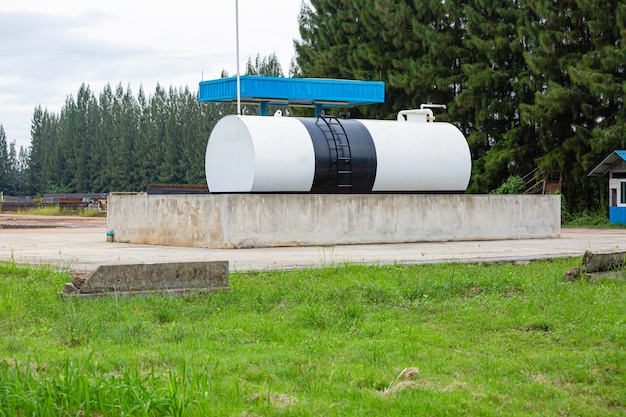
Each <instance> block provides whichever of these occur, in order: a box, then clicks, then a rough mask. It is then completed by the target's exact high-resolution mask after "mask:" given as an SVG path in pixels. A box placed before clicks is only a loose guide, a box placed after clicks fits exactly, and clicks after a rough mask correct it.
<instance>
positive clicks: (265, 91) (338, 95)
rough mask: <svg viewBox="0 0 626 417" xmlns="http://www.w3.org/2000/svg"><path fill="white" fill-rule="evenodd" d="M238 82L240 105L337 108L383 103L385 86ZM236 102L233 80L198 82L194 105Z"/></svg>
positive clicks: (264, 79) (339, 82)
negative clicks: (199, 103)
mask: <svg viewBox="0 0 626 417" xmlns="http://www.w3.org/2000/svg"><path fill="white" fill-rule="evenodd" d="M239 78H240V81H241V93H240V96H241V101H242V102H252V103H267V104H279V105H293V106H315V105H322V106H323V107H341V106H359V105H362V104H373V103H384V101H385V83H384V82H382V81H356V80H335V79H326V78H281V77H262V76H256V75H243V76H241V77H239ZM236 100H237V77H229V78H220V79H218V80H210V81H202V82H200V88H199V94H198V101H201V102H223V103H232V102H234V101H236Z"/></svg>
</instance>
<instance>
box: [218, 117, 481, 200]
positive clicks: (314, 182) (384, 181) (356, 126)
mask: <svg viewBox="0 0 626 417" xmlns="http://www.w3.org/2000/svg"><path fill="white" fill-rule="evenodd" d="M422 119H424V118H420V119H417V120H418V121H416V118H415V117H413V118H411V117H407V119H406V120H405V119H404V118H402V119H401V120H354V119H349V120H343V119H335V118H317V119H315V118H293V117H262V116H226V117H224V118H223V119H221V120H220V121H219V122H218V123H217V124H216V126H215V128H214V129H213V132H212V133H211V136H210V138H209V142H208V144H207V149H206V176H207V183H208V186H209V190H210V191H211V192H276V193H280V192H313V193H317V192H322V193H328V192H353V193H364V192H365V193H367V192H463V191H465V189H466V188H467V185H468V183H469V179H470V174H471V157H470V150H469V146H468V144H467V141H466V140H465V137H464V136H463V134H462V133H461V132H460V131H459V130H458V129H457V128H456V127H455V126H453V125H451V124H449V123H444V122H427V121H421V120H422Z"/></svg>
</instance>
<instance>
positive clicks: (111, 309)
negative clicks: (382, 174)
mask: <svg viewBox="0 0 626 417" xmlns="http://www.w3.org/2000/svg"><path fill="white" fill-rule="evenodd" d="M577 263H579V260H576V259H563V260H554V261H542V262H534V263H531V264H530V265H525V266H515V265H478V264H477V265H461V264H456V265H427V266H400V265H391V266H372V267H366V266H354V265H348V266H340V267H333V268H322V269H308V270H301V271H291V272H284V271H279V272H257V273H249V274H241V273H238V274H231V276H230V281H231V290H230V291H224V292H220V293H214V294H210V295H197V296H189V297H184V298H173V297H167V296H151V297H147V298H125V297H110V298H100V299H78V298H71V299H60V298H59V297H58V296H57V292H58V291H60V289H61V288H62V286H63V283H65V282H67V281H68V280H69V277H68V276H67V275H64V274H61V273H54V272H53V271H51V270H49V269H45V268H43V269H42V268H34V269H31V268H24V267H20V266H17V265H14V264H0V334H2V338H0V416H5V415H6V416H9V415H10V416H27V415H29V416H30V415H36V416H49V415H54V416H57V415H58V416H78V415H80V416H111V415H114V416H122V415H124V416H131V415H132V416H166V415H169V416H228V415H232V416H248V417H250V416H280V415H290V416H356V415H362V416H374V415H385V416H407V415H451V416H466V415H472V416H502V415H507V416H529V415H530V416H532V415H546V416H563V415H564V416H568V415H572V416H579V415H585V416H620V415H624V414H625V413H626V303H625V302H624V300H625V298H624V294H625V290H626V282H624V281H617V280H613V281H611V280H606V281H601V282H598V283H595V284H590V283H588V282H585V281H580V282H565V281H564V280H563V273H564V272H565V271H566V270H569V269H570V268H571V267H573V266H575V265H576V264H577ZM403 371H404V372H403Z"/></svg>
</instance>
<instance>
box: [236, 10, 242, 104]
mask: <svg viewBox="0 0 626 417" xmlns="http://www.w3.org/2000/svg"><path fill="white" fill-rule="evenodd" d="M235 30H236V31H237V114H238V115H240V114H241V76H240V75H239V0H235Z"/></svg>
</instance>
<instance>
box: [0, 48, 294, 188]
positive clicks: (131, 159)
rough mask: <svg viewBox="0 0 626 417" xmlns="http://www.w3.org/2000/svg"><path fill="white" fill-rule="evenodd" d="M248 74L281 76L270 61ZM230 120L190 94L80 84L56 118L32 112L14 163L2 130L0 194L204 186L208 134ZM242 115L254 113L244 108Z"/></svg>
mask: <svg viewBox="0 0 626 417" xmlns="http://www.w3.org/2000/svg"><path fill="white" fill-rule="evenodd" d="M246 73H247V74H251V75H272V76H283V73H282V69H281V68H280V63H279V61H278V58H277V56H276V54H272V55H270V56H269V57H263V58H262V57H260V56H257V57H256V59H255V60H254V61H253V60H252V59H251V58H250V59H249V60H248V62H247V65H246ZM222 76H223V77H227V76H228V74H227V73H225V72H223V73H222ZM235 112H236V108H235V106H233V105H231V104H217V103H216V104H207V103H199V102H198V97H197V92H195V91H192V90H190V89H189V88H188V87H185V88H174V87H170V88H169V89H166V88H163V87H161V86H160V85H157V86H156V89H155V91H154V93H153V94H151V95H149V96H147V95H146V94H145V92H144V90H143V88H142V87H140V88H139V91H138V93H137V95H134V94H133V92H132V90H131V88H130V86H128V87H126V88H124V87H123V86H122V85H121V84H118V85H117V87H115V88H113V87H111V85H110V84H107V85H106V86H105V87H104V89H103V90H102V91H101V92H100V93H99V94H96V93H94V92H93V91H92V90H91V88H90V87H89V86H88V85H86V84H83V85H81V86H80V88H79V89H78V93H77V94H76V96H73V95H69V96H68V97H67V98H66V100H65V103H64V105H63V107H62V109H61V111H60V112H59V113H54V112H50V111H48V110H47V109H42V108H41V106H38V107H37V108H35V110H34V113H33V118H32V123H31V145H30V148H29V149H28V150H24V149H20V151H19V155H18V156H16V155H15V143H14V142H11V143H7V141H6V136H5V135H4V130H3V129H2V126H1V125H0V164H1V165H0V191H4V192H5V193H6V194H12V195H19V194H26V195H37V194H43V193H75V192H76V193H103V192H110V191H142V190H145V189H146V185H147V184H151V183H158V184H206V178H205V170H204V158H205V151H206V144H207V140H208V138H209V135H210V133H211V130H212V129H213V126H214V125H215V123H216V122H217V121H218V120H219V119H220V118H222V117H223V116H225V115H228V114H235ZM243 112H244V113H246V114H255V112H258V109H256V108H255V107H246V106H244V108H243ZM3 138H4V141H3ZM3 150H4V151H3ZM5 154H6V155H5ZM5 165H6V167H5Z"/></svg>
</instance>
